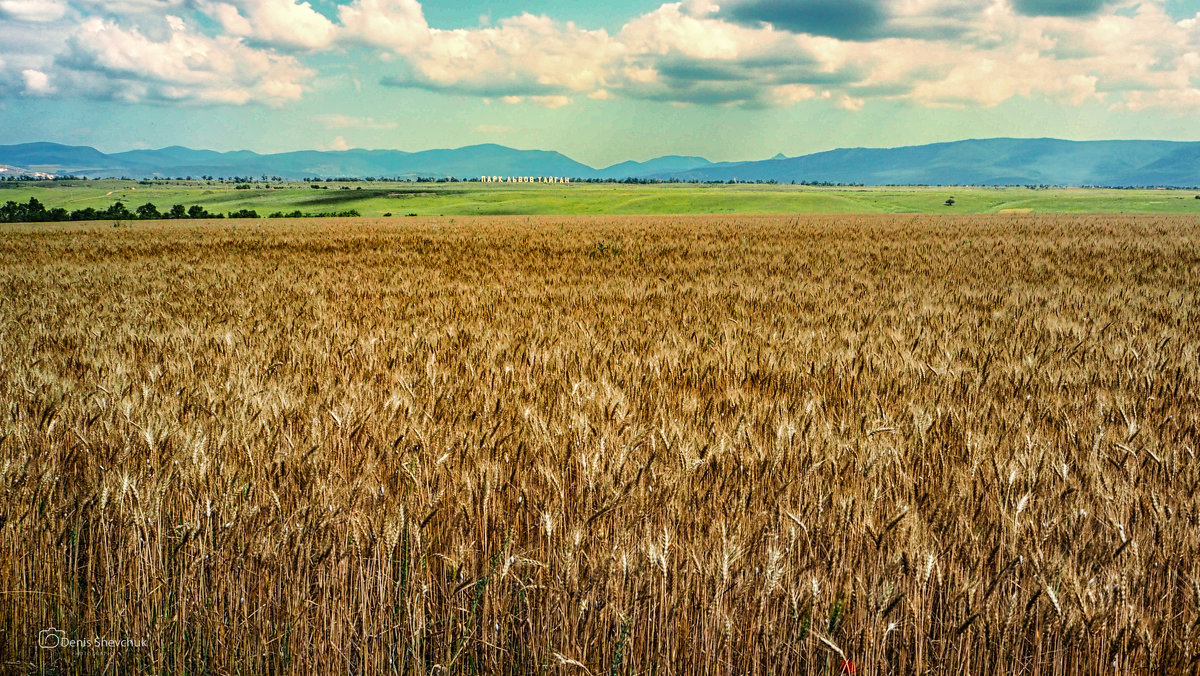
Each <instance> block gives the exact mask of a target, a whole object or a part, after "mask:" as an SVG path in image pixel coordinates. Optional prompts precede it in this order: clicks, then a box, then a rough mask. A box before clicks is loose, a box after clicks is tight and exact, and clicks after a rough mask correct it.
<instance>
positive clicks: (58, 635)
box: [38, 627, 66, 649]
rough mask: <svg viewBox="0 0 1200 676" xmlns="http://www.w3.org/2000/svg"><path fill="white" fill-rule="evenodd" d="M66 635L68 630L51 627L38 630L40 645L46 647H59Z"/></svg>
mask: <svg viewBox="0 0 1200 676" xmlns="http://www.w3.org/2000/svg"><path fill="white" fill-rule="evenodd" d="M65 637H66V632H64V631H63V630H62V629H55V628H54V627H49V628H46V629H43V630H41V631H39V632H38V646H39V647H41V648H43V649H45V648H57V647H59V646H61V645H62V644H63V640H64V638H65Z"/></svg>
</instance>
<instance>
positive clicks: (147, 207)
mask: <svg viewBox="0 0 1200 676" xmlns="http://www.w3.org/2000/svg"><path fill="white" fill-rule="evenodd" d="M137 217H138V218H145V219H155V218H162V214H160V213H158V207H156V206H154V204H153V203H151V202H146V203H145V204H143V205H142V206H140V207H138V208H137Z"/></svg>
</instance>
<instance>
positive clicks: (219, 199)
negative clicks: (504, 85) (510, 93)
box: [0, 181, 1200, 217]
mask: <svg viewBox="0 0 1200 676" xmlns="http://www.w3.org/2000/svg"><path fill="white" fill-rule="evenodd" d="M255 185H259V186H262V185H267V184H255ZM272 185H273V187H272V188H271V189H267V188H263V187H258V188H255V189H252V190H236V189H235V188H234V186H233V185H231V184H222V183H211V184H209V183H206V182H186V181H185V182H175V181H172V182H163V183H156V184H153V185H141V184H139V183H137V182H134V181H86V182H45V183H0V203H3V202H7V201H9V200H13V201H17V202H25V201H28V199H29V198H30V197H36V198H37V199H38V200H40V201H41V202H43V203H44V204H45V205H46V206H47V207H49V208H53V207H63V208H65V209H68V210H75V209H81V208H84V207H94V208H97V209H102V208H106V207H108V206H110V205H111V204H112V203H113V202H114V201H115V200H118V199H120V200H122V201H123V202H124V203H125V205H126V206H127V207H130V208H131V209H132V208H134V207H136V206H138V205H141V204H145V203H146V202H153V203H154V204H155V205H156V206H157V207H158V208H159V209H160V210H163V211H166V210H167V209H169V208H170V206H171V205H173V204H184V205H185V206H190V205H192V204H198V205H200V206H203V207H205V208H207V209H208V210H210V211H213V212H214V213H215V212H220V213H229V212H232V211H237V210H240V209H254V210H256V211H258V213H259V214H260V215H262V216H266V215H267V214H269V213H272V212H275V211H281V212H284V213H288V212H291V211H295V210H300V211H303V212H306V213H323V212H341V211H346V210H350V209H354V210H357V211H358V212H359V213H360V214H362V215H363V216H372V217H378V216H383V215H384V214H386V213H391V214H393V215H394V216H404V215H406V214H416V215H419V216H439V215H446V216H450V215H523V214H724V213H737V214H787V213H793V214H794V213H803V214H831V213H937V214H975V213H1003V212H1009V213H1189V214H1200V200H1198V199H1195V196H1196V193H1195V192H1194V191H1184V190H1099V189H1081V188H1075V189H1046V190H1034V189H1029V188H962V187H956V188H824V187H809V186H792V185H751V184H739V185H703V186H701V185H686V184H661V185H624V184H612V183H609V184H572V185H569V186H564V185H539V184H518V185H500V184H479V183H451V184H429V183H421V184H418V183H387V184H383V183H366V182H355V183H341V184H338V183H330V184H324V183H323V184H321V185H328V186H329V189H328V190H313V189H312V188H310V187H309V186H308V185H307V184H304V183H286V184H272ZM342 188H345V189H344V190H343V189H342ZM360 188H361V189H360ZM949 197H953V198H954V200H955V204H954V205H953V206H952V207H947V206H946V205H945V202H946V199H947V198H949Z"/></svg>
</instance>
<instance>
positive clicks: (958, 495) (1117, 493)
mask: <svg viewBox="0 0 1200 676" xmlns="http://www.w3.org/2000/svg"><path fill="white" fill-rule="evenodd" d="M1198 289H1200V218H1193V217H1164V216H1144V217H1119V216H1071V217H1067V216H977V217H974V216H967V217H938V216H897V215H891V216H877V217H868V216H845V217H833V216H829V217H819V216H813V217H807V216H806V217H801V218H796V217H788V216H770V217H754V216H736V217H722V216H694V217H692V216H689V217H678V216H676V217H671V216H662V217H550V216H541V217H500V218H463V217H458V218H440V219H436V218H430V219H395V220H369V219H345V220H337V219H329V220H312V221H271V222H269V223H268V222H260V221H227V222H201V223H189V224H186V225H180V224H178V223H155V222H139V223H136V224H132V225H130V224H121V225H120V227H113V224H111V223H92V224H73V225H21V226H11V227H5V228H4V229H3V230H0V405H2V407H3V409H2V412H0V488H2V491H3V494H2V497H0V655H2V656H3V657H2V659H0V671H2V672H3V673H39V672H40V673H117V672H120V673H156V674H168V673H169V674H177V673H178V674H182V673H189V674H206V673H213V674H240V673H245V674H250V673H264V672H266V673H279V674H282V673H289V674H290V673H295V674H334V673H350V674H377V673H399V674H429V675H432V674H451V673H453V674H592V675H597V676H598V675H600V674H662V675H668V674H680V675H688V674H843V673H856V674H933V673H936V674H1015V673H1021V674H1043V675H1047V676H1052V675H1059V674H1063V675H1066V674H1177V673H1196V672H1197V669H1198V665H1200V503H1198V500H1197V490H1198V489H1200V460H1198V459H1197V457H1196V453H1197V447H1198V445H1200V401H1198V400H1197V390H1198V387H1200V338H1198V336H1200V302H1198V301H1200V299H1198V297H1197V293H1198V291H1197V290H1198ZM48 628H54V629H55V630H57V631H59V632H61V633H60V636H59V639H58V641H59V642H60V645H58V646H57V647H52V648H44V647H39V641H40V640H41V639H40V633H41V632H42V631H43V630H46V629H48ZM89 640H91V641H92V643H91V644H90V645H86V643H87V641H89ZM63 641H66V643H63ZM71 641H74V642H76V643H74V644H72V643H70V642H71ZM81 641H82V642H83V643H84V645H80V644H79V642H81ZM104 641H111V642H117V644H116V645H110V644H105V643H104ZM122 641H124V642H125V643H120V642H122Z"/></svg>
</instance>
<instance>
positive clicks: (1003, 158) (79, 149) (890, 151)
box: [0, 138, 1200, 187]
mask: <svg viewBox="0 0 1200 676" xmlns="http://www.w3.org/2000/svg"><path fill="white" fill-rule="evenodd" d="M0 166H5V168H6V169H7V170H9V175H12V174H15V173H24V174H29V175H36V174H35V172H40V173H45V174H57V175H64V174H71V175H75V176H87V177H92V178H97V177H118V176H128V177H130V178H174V177H179V176H193V177H200V176H214V177H223V178H228V177H233V176H245V177H254V176H262V175H267V176H280V177H283V178H288V179H298V178H309V177H314V178H334V177H360V178H361V177H368V176H375V177H401V178H416V177H429V178H443V177H451V176H453V177H458V178H475V177H478V176H483V175H488V176H568V177H571V178H576V179H601V178H604V179H625V178H635V179H663V180H670V179H678V180H685V181H688V180H697V181H731V180H738V181H771V180H774V181H778V182H781V183H791V182H793V181H794V182H796V183H801V182H806V181H807V182H813V183H861V184H866V185H1060V186H1155V187H1159V186H1161V187H1193V186H1198V185H1200V143H1184V142H1174V141H1062V140H1058V139H1015V138H995V139H982V140H967V141H954V142H951V143H934V144H930V145H921V146H910V147H904V148H845V149H839V150H830V151H828V152H822V153H815V154H812V155H804V156H801V157H784V156H783V155H776V156H775V157H773V158H771V159H767V160H756V161H749V162H709V161H708V160H706V159H704V158H702V157H686V156H677V155H670V156H666V157H659V158H657V159H653V160H648V161H646V162H632V161H630V162H621V163H619V164H614V165H612V166H611V167H605V168H603V169H595V168H593V167H589V166H587V165H586V164H582V163H580V162H576V161H575V160H573V159H571V158H569V157H567V156H565V155H563V154H561V153H557V152H553V151H545V150H515V149H513V148H507V147H505V146H500V145H495V144H484V145H475V146H467V147H463V148H455V149H451V150H425V151H421V152H412V153H410V152H403V151H399V150H341V151H316V150H305V151H297V152H289V153H276V154H259V153H255V152H251V151H248V150H240V151H233V152H224V153H222V152H215V151H212V150H192V149H190V148H183V147H180V146H171V147H169V148H161V149H159V150H131V151H128V152H121V153H111V154H107V153H102V152H100V151H98V150H96V149H95V148H90V147H87V146H66V145H60V144H56V143H24V144H20V145H9V146H0ZM17 167H21V169H16V168H17ZM2 175H4V174H0V176H2Z"/></svg>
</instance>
